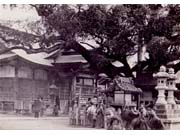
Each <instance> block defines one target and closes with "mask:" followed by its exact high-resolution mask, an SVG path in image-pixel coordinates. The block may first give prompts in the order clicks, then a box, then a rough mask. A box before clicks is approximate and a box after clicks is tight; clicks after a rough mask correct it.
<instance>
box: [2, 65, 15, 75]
mask: <svg viewBox="0 0 180 135" xmlns="http://www.w3.org/2000/svg"><path fill="white" fill-rule="evenodd" d="M0 77H15V67H13V66H0Z"/></svg>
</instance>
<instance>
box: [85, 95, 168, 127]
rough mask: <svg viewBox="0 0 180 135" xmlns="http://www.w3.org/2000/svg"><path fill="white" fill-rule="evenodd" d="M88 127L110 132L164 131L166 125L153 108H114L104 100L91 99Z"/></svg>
mask: <svg viewBox="0 0 180 135" xmlns="http://www.w3.org/2000/svg"><path fill="white" fill-rule="evenodd" d="M94 99H95V100H94ZM85 121H86V124H85V125H86V126H91V127H93V128H105V129H108V130H148V129H152V130H163V129H164V128H165V127H164V124H163V122H162V121H161V119H160V118H159V117H158V116H157V115H156V112H155V110H154V109H153V108H152V107H144V106H143V105H141V107H140V108H139V109H138V110H137V109H136V107H135V106H128V107H123V108H114V107H113V106H112V105H110V104H104V102H103V101H102V100H100V101H98V100H97V99H96V98H93V99H91V98H89V99H88V101H87V104H86V108H85Z"/></svg>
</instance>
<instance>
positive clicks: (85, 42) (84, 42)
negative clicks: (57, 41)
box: [79, 42, 96, 49]
mask: <svg viewBox="0 0 180 135" xmlns="http://www.w3.org/2000/svg"><path fill="white" fill-rule="evenodd" d="M79 43H81V44H86V45H88V46H90V47H91V48H93V49H95V48H96V47H94V46H93V45H91V44H89V43H86V42H79Z"/></svg>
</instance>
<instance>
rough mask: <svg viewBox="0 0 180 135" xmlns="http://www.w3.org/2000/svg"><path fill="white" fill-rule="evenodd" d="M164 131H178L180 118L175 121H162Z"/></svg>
mask: <svg viewBox="0 0 180 135" xmlns="http://www.w3.org/2000/svg"><path fill="white" fill-rule="evenodd" d="M162 121H163V123H164V125H165V129H166V130H179V129H180V118H178V119H177V118H176V119H162Z"/></svg>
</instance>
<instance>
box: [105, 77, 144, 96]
mask: <svg viewBox="0 0 180 135" xmlns="http://www.w3.org/2000/svg"><path fill="white" fill-rule="evenodd" d="M128 80H129V81H128ZM112 89H113V90H112ZM108 90H109V91H114V90H120V91H124V92H130V93H141V92H142V90H141V89H140V88H137V87H136V86H135V85H134V84H133V81H132V80H131V79H130V78H127V77H118V78H115V79H114V80H113V84H112V85H110V86H109V89H108Z"/></svg>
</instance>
